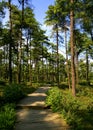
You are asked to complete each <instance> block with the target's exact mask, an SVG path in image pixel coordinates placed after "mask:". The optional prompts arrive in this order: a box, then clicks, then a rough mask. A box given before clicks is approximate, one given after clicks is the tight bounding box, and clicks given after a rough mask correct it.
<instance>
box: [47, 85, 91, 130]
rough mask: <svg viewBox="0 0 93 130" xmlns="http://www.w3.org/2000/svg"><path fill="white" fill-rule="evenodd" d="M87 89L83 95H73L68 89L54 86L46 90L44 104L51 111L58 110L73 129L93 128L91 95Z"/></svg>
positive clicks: (84, 129)
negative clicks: (49, 107)
mask: <svg viewBox="0 0 93 130" xmlns="http://www.w3.org/2000/svg"><path fill="white" fill-rule="evenodd" d="M90 89H91V88H90ZM83 90H84V89H82V92H81V93H80V92H79V94H82V93H83ZM87 90H88V89H87V88H86V89H85V90H84V91H85V92H84V96H80V95H78V97H73V96H72V94H71V92H70V91H68V90H64V89H63V90H62V89H61V90H60V89H59V88H55V87H54V88H52V89H50V90H49V91H48V92H47V95H48V96H47V98H46V104H47V105H49V106H51V108H52V110H53V111H56V112H59V113H60V114H61V115H62V117H64V118H65V119H66V121H67V123H68V124H69V125H71V126H73V129H74V130H86V129H90V128H91V129H93V116H92V114H93V96H91V94H90V95H89V93H90V90H88V91H87ZM91 91H93V90H91ZM85 93H86V94H87V95H86V97H85ZM85 123H86V126H85Z"/></svg>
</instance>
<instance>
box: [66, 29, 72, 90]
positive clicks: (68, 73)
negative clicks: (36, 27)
mask: <svg viewBox="0 0 93 130" xmlns="http://www.w3.org/2000/svg"><path fill="white" fill-rule="evenodd" d="M65 49H66V69H67V76H68V85H69V89H70V88H71V85H70V72H69V63H68V48H67V37H66V28H65Z"/></svg>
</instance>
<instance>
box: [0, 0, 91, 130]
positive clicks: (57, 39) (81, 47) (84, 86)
mask: <svg viewBox="0 0 93 130" xmlns="http://www.w3.org/2000/svg"><path fill="white" fill-rule="evenodd" d="M6 12H8V14H9V19H8V20H7V21H6V23H5V24H4V23H3V21H4V19H5V17H6V15H7V14H6ZM45 13H46V16H45V19H44V24H45V25H46V26H47V27H49V28H50V29H51V34H50V35H49V34H47V33H46V31H47V30H43V29H42V26H41V24H40V23H39V22H38V21H37V19H36V18H35V14H34V8H33V5H32V4H31V1H30V0H17V2H12V0H2V2H0V129H2V130H10V129H11V130H13V126H14V123H15V104H16V103H17V102H18V101H19V100H20V99H21V98H23V97H24V96H26V95H27V94H28V93H30V92H33V91H34V90H36V89H37V88H38V87H40V86H45V85H49V86H51V87H52V88H51V89H50V91H49V92H48V93H47V95H48V96H47V97H48V98H47V99H46V104H48V105H49V106H51V109H52V110H53V111H55V112H60V113H61V114H62V115H63V117H64V118H65V119H66V121H67V123H68V124H69V125H71V126H73V127H74V130H83V129H84V130H92V129H93V123H92V122H93V1H92V0H70V1H69V0H55V1H54V5H49V7H48V9H47V11H46V12H45ZM63 52H64V53H63ZM1 106H2V107H1ZM10 109H12V111H11V113H10V115H8V114H9V113H8V111H10ZM5 111H7V114H6V118H4V119H3V118H2V117H4V116H3V113H5ZM7 117H10V118H11V119H13V121H14V122H13V121H10V122H8V123H7V125H6V126H5V124H3V123H2V122H4V121H5V122H7ZM1 119H2V120H1ZM3 120H4V121H3ZM85 123H86V126H85V125H84V124H85ZM11 124H12V125H11ZM4 127H6V128H4Z"/></svg>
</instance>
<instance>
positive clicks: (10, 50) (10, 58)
mask: <svg viewBox="0 0 93 130" xmlns="http://www.w3.org/2000/svg"><path fill="white" fill-rule="evenodd" d="M8 2H9V20H10V25H9V26H10V40H9V82H10V83H12V18H11V0H9V1H8Z"/></svg>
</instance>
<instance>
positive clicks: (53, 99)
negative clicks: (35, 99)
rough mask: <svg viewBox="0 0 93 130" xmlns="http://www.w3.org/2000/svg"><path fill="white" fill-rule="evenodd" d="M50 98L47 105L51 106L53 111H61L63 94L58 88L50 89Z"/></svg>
mask: <svg viewBox="0 0 93 130" xmlns="http://www.w3.org/2000/svg"><path fill="white" fill-rule="evenodd" d="M47 94H48V97H47V99H46V104H47V105H49V106H51V108H52V110H53V111H59V110H60V107H61V104H60V103H61V99H62V94H61V92H60V91H59V89H58V88H57V87H54V88H53V89H50V90H49V91H48V93H47Z"/></svg>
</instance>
